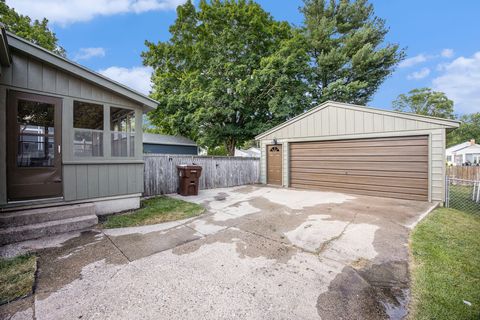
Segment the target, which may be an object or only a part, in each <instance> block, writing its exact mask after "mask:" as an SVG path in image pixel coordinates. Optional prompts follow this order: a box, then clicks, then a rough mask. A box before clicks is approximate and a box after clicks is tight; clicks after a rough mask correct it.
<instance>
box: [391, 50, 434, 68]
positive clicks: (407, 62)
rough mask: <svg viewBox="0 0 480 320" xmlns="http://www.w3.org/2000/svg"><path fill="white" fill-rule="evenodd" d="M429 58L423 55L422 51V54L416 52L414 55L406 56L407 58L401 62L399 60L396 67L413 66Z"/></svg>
mask: <svg viewBox="0 0 480 320" xmlns="http://www.w3.org/2000/svg"><path fill="white" fill-rule="evenodd" d="M428 59H429V57H427V56H426V55H424V54H423V53H422V54H418V55H416V56H414V57H411V58H408V59H405V60H403V61H402V62H400V63H399V64H398V67H399V68H408V67H411V66H414V65H416V64H419V63H422V62H425V61H427V60H428Z"/></svg>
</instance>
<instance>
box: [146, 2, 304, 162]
mask: <svg viewBox="0 0 480 320" xmlns="http://www.w3.org/2000/svg"><path fill="white" fill-rule="evenodd" d="M170 33H171V39H170V40H169V41H167V42H159V43H157V44H154V43H150V42H147V43H146V45H147V47H148V50H147V51H146V52H144V53H143V54H142V56H143V59H144V64H145V65H148V66H152V67H153V68H154V75H153V77H152V80H153V93H152V97H153V98H154V99H156V100H158V101H159V102H160V106H159V107H158V108H157V109H156V110H155V111H154V112H152V113H151V114H150V120H151V122H152V124H154V125H156V126H158V127H161V128H162V130H165V131H166V132H168V133H170V134H180V135H184V136H188V137H190V138H192V139H194V140H196V141H198V142H199V143H200V144H201V145H204V146H207V147H215V146H218V145H225V147H226V148H227V150H228V152H229V154H231V155H233V153H234V149H235V145H237V144H238V143H243V142H244V141H246V140H250V139H252V138H253V137H254V136H255V135H256V134H258V133H260V132H262V131H264V130H266V129H268V128H270V127H272V126H274V125H276V124H278V123H280V122H282V121H284V120H285V119H287V118H289V117H292V116H294V115H296V114H298V113H299V112H302V111H304V109H305V108H307V107H308V106H310V103H309V101H310V99H309V97H308V96H307V95H306V94H305V92H306V91H307V84H306V82H305V81H304V80H305V73H306V70H307V69H308V56H307V55H306V53H305V51H304V50H303V47H304V44H303V38H302V37H301V36H300V34H299V33H298V32H297V31H296V30H294V29H292V27H290V25H289V24H287V23H285V22H277V21H275V20H274V19H273V18H272V17H271V16H270V14H268V13H267V12H265V11H264V10H263V9H262V8H261V7H260V6H259V5H258V4H256V3H254V2H252V1H247V0H239V1H235V0H225V1H222V0H212V1H209V2H207V1H205V0H202V1H200V4H199V8H198V10H197V9H196V8H195V6H194V5H193V4H192V2H191V1H187V2H186V3H185V4H184V5H182V6H179V7H178V8H177V19H176V21H175V23H174V24H173V25H172V26H171V27H170Z"/></svg>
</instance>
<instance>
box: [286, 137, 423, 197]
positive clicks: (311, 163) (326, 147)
mask: <svg viewBox="0 0 480 320" xmlns="http://www.w3.org/2000/svg"><path fill="white" fill-rule="evenodd" d="M290 145H291V147H290V186H292V187H296V188H306V189H321V190H332V191H341V192H347V193H348V192H350V193H357V194H365V195H372V196H382V197H390V198H400V199H412V200H423V201H426V200H428V139H427V136H416V137H392V138H375V139H357V140H338V141H320V142H296V143H291V144H290Z"/></svg>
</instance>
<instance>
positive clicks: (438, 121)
mask: <svg viewBox="0 0 480 320" xmlns="http://www.w3.org/2000/svg"><path fill="white" fill-rule="evenodd" d="M330 106H332V107H339V108H343V109H347V110H352V111H362V112H369V113H374V114H381V115H387V116H390V117H395V118H402V119H406V120H415V121H420V122H424V123H430V124H435V125H440V126H443V127H445V128H457V127H458V126H459V125H460V123H461V122H460V121H457V120H450V119H443V118H435V117H429V116H422V115H418V114H413V113H405V112H398V111H388V110H382V109H375V108H370V107H365V106H360V105H355V104H348V103H341V102H335V101H326V102H324V103H322V104H320V105H319V106H317V107H315V108H312V109H310V110H309V111H307V112H304V113H302V114H300V115H298V116H296V117H294V118H292V119H290V120H288V121H286V122H284V123H282V124H280V125H278V126H276V127H274V128H272V129H270V130H268V131H265V132H264V133H261V134H259V135H258V136H256V137H255V139H256V140H259V139H262V138H263V137H265V136H268V135H270V134H272V133H274V132H276V131H279V130H280V129H282V128H284V127H287V126H289V125H291V124H293V123H295V122H297V121H299V120H301V119H303V118H305V117H308V116H310V115H312V114H314V113H316V112H318V111H320V110H322V109H325V108H327V107H330Z"/></svg>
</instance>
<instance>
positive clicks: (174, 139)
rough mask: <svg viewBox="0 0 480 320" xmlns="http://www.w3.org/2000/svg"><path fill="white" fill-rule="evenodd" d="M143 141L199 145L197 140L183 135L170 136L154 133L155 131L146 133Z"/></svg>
mask: <svg viewBox="0 0 480 320" xmlns="http://www.w3.org/2000/svg"><path fill="white" fill-rule="evenodd" d="M143 143H150V144H169V145H181V146H197V144H196V143H195V141H193V140H190V139H188V138H185V137H182V136H169V135H163V134H153V133H144V134H143Z"/></svg>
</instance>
